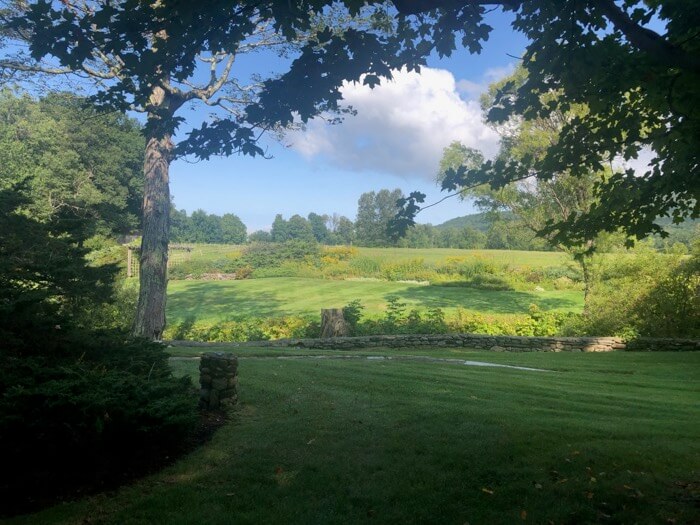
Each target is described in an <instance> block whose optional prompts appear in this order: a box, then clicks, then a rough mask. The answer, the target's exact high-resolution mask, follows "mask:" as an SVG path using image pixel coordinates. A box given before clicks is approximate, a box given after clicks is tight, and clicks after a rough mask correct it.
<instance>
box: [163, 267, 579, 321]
mask: <svg viewBox="0 0 700 525" xmlns="http://www.w3.org/2000/svg"><path fill="white" fill-rule="evenodd" d="M392 295H396V296H398V297H399V298H400V299H401V300H402V301H404V302H406V303H407V304H408V308H414V307H424V308H427V307H431V306H432V307H439V308H442V309H444V310H445V311H446V312H447V313H450V312H452V311H454V310H455V309H456V308H457V307H460V306H461V307H463V308H465V309H467V310H470V311H475V312H480V313H485V314H516V313H526V312H527V311H528V307H529V305H530V304H532V303H536V304H537V305H538V306H540V307H541V308H542V309H545V310H558V311H580V310H581V308H582V307H583V293H582V292H580V291H576V290H561V291H558V290H548V291H544V292H534V291H533V292H523V291H491V290H479V289H475V288H469V287H448V286H439V285H429V286H426V285H420V284H413V283H401V282H388V281H332V280H322V279H304V278H297V277H278V278H270V279H250V280H243V281H171V282H170V283H169V284H168V311H167V315H168V320H169V322H171V323H177V322H180V321H183V320H184V319H186V318H188V317H194V318H195V319H197V320H221V319H227V318H232V317H233V318H241V317H249V316H256V317H275V316H284V315H298V314H313V315H318V314H319V312H320V310H321V308H334V307H338V308H340V307H342V306H345V305H346V304H348V303H349V302H350V301H352V300H353V299H360V300H361V301H362V304H363V305H365V308H366V309H365V313H367V314H375V313H378V312H380V311H382V310H383V309H384V307H385V305H386V301H387V298H388V297H389V296H392Z"/></svg>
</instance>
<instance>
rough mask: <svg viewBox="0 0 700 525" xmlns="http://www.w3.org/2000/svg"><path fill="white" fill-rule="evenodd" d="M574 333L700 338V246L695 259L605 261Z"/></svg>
mask: <svg viewBox="0 0 700 525" xmlns="http://www.w3.org/2000/svg"><path fill="white" fill-rule="evenodd" d="M596 274H597V276H596V279H595V281H594V284H593V286H592V289H591V294H590V300H589V302H588V305H587V309H586V314H585V315H584V316H583V317H581V319H580V320H579V322H578V323H574V324H572V325H571V326H570V327H569V331H570V332H572V333H575V334H590V335H599V334H604V335H619V336H623V337H627V338H633V337H635V336H647V337H690V338H693V337H698V336H700V244H696V246H695V249H694V251H693V253H692V254H691V255H690V256H682V255H672V254H658V253H654V252H652V251H647V252H646V253H644V252H642V253H638V254H636V256H635V257H631V258H630V257H624V258H620V259H604V260H602V261H601V262H600V268H599V269H597V271H596Z"/></svg>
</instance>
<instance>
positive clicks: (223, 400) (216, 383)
mask: <svg viewBox="0 0 700 525" xmlns="http://www.w3.org/2000/svg"><path fill="white" fill-rule="evenodd" d="M199 384H200V387H201V389H200V391H199V392H200V393H199V406H200V407H201V408H203V409H205V410H217V409H219V408H225V407H227V406H230V405H233V404H235V403H236V401H237V400H238V390H237V388H238V358H237V357H236V356H234V355H231V354H230V353H225V352H210V353H207V354H204V355H202V359H201V360H200V362H199Z"/></svg>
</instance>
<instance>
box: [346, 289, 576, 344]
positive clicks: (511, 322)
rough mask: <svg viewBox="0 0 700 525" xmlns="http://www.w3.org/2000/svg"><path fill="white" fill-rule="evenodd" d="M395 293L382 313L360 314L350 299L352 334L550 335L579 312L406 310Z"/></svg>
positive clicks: (359, 306)
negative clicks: (486, 313) (507, 313)
mask: <svg viewBox="0 0 700 525" xmlns="http://www.w3.org/2000/svg"><path fill="white" fill-rule="evenodd" d="M406 307H407V304H406V303H403V302H401V300H400V299H399V298H398V297H395V296H393V297H389V298H388V299H387V306H386V310H385V312H384V314H383V316H380V317H363V316H362V309H363V307H362V303H361V302H360V301H359V300H356V301H353V302H351V303H350V304H348V305H347V306H346V307H345V308H344V312H345V314H346V318H347V319H348V322H349V324H350V326H351V330H352V334H353V335H382V334H449V333H473V334H486V335H520V336H553V335H558V334H559V333H560V332H561V330H562V327H564V326H565V325H566V324H567V323H571V322H572V320H573V319H576V318H577V317H578V316H577V315H576V314H572V313H559V312H546V311H542V310H540V309H539V308H538V307H537V305H534V304H532V305H530V309H529V312H528V313H527V314H525V315H513V316H498V317H495V316H484V315H481V314H478V313H471V312H466V311H465V310H463V309H458V310H457V312H456V313H455V314H454V315H452V316H447V315H446V314H445V312H443V310H442V309H440V308H428V309H424V310H421V309H417V308H413V309H411V310H407V308H406Z"/></svg>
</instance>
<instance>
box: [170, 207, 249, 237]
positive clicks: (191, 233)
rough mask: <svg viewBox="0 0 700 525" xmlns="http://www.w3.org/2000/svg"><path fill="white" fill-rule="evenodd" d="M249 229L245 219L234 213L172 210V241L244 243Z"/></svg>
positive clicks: (173, 208)
mask: <svg viewBox="0 0 700 525" xmlns="http://www.w3.org/2000/svg"><path fill="white" fill-rule="evenodd" d="M246 237H247V230H246V227H245V224H243V221H241V219H240V218H239V217H238V216H237V215H234V214H232V213H225V214H224V215H221V216H219V215H216V214H210V213H207V212H205V211H204V210H195V211H193V212H192V215H189V216H188V215H187V212H186V211H185V210H177V209H175V207H174V206H173V207H172V208H171V210H170V241H172V242H179V243H183V242H199V243H207V244H243V243H244V242H245V241H246Z"/></svg>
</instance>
